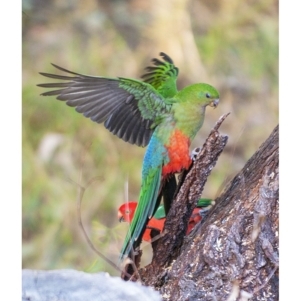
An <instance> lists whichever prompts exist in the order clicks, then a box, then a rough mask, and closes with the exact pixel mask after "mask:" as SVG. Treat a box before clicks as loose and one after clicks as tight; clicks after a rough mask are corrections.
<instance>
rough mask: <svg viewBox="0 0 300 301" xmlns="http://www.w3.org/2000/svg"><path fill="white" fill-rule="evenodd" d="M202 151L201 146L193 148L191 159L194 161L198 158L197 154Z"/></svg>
mask: <svg viewBox="0 0 300 301" xmlns="http://www.w3.org/2000/svg"><path fill="white" fill-rule="evenodd" d="M200 152H201V147H196V148H195V149H193V150H192V153H191V159H192V160H193V161H195V160H196V158H197V155H198V154H199V153H200Z"/></svg>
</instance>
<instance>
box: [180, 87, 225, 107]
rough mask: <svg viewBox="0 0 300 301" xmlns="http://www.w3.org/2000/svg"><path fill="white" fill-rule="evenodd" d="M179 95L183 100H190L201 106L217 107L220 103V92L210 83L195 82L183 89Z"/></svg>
mask: <svg viewBox="0 0 300 301" xmlns="http://www.w3.org/2000/svg"><path fill="white" fill-rule="evenodd" d="M178 95H180V96H181V97H180V98H181V101H182V102H188V103H190V104H193V105H197V106H198V105H200V106H201V107H204V108H205V107H206V106H211V107H214V108H216V107H217V106H218V104H219V98H220V96H219V92H218V91H217V89H216V88H214V87H213V86H211V85H209V84H204V83H200V84H193V85H190V86H188V87H186V88H184V89H182V90H181V91H180V92H179V93H178Z"/></svg>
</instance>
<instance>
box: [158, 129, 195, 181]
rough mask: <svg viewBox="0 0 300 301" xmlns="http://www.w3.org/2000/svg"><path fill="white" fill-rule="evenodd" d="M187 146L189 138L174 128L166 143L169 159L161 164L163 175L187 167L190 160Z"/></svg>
mask: <svg viewBox="0 0 300 301" xmlns="http://www.w3.org/2000/svg"><path fill="white" fill-rule="evenodd" d="M189 146H190V139H189V138H188V137H186V136H184V135H183V134H182V133H181V132H180V131H179V130H175V131H174V132H173V133H172V135H171V139H170V143H169V144H168V145H166V148H167V150H168V157H169V160H170V161H169V162H168V164H166V165H165V166H163V169H162V174H163V176H166V175H167V174H169V173H175V172H180V171H181V170H182V169H188V168H189V166H190V164H191V162H192V160H191V158H190V155H189Z"/></svg>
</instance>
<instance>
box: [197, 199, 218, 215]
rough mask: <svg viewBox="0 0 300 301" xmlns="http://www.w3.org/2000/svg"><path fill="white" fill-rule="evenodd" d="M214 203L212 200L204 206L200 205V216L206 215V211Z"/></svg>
mask: <svg viewBox="0 0 300 301" xmlns="http://www.w3.org/2000/svg"><path fill="white" fill-rule="evenodd" d="M215 203H216V202H215V201H212V202H211V204H210V205H208V206H206V207H201V210H200V215H201V217H202V218H203V217H204V216H206V215H207V213H208V211H209V210H210V209H211V208H212V207H213V206H214V205H215Z"/></svg>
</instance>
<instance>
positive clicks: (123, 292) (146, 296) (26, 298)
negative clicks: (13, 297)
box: [22, 269, 162, 301]
mask: <svg viewBox="0 0 300 301" xmlns="http://www.w3.org/2000/svg"><path fill="white" fill-rule="evenodd" d="M127 300H128V301H141V300H142V301H148V300H149V301H150V300H151V301H160V300H162V299H161V297H160V295H159V294H158V293H157V292H156V291H154V290H153V289H152V288H150V287H146V286H142V285H140V284H138V283H133V282H129V281H128V282H125V281H123V280H122V279H121V278H119V277H110V276H109V275H108V274H107V273H93V274H91V273H85V272H80V271H76V270H52V271H42V270H26V269H24V270H23V271H22V301H127Z"/></svg>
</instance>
